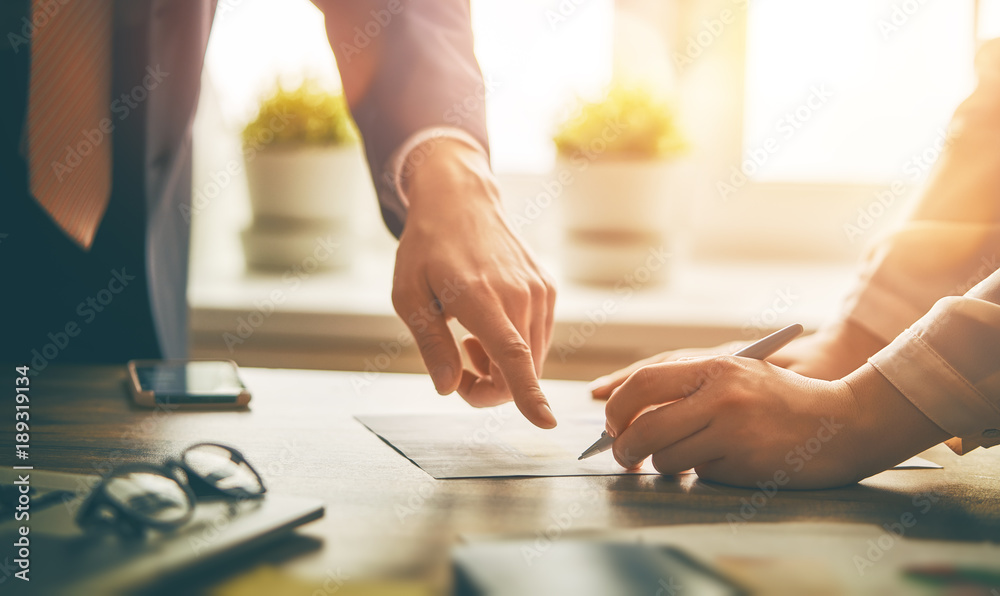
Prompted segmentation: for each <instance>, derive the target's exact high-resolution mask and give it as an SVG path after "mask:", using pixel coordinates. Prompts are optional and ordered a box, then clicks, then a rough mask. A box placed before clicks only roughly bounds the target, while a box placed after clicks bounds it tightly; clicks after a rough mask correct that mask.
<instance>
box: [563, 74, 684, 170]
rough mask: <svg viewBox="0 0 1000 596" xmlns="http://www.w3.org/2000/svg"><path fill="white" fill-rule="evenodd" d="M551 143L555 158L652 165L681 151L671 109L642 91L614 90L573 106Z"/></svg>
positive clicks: (615, 87) (644, 90) (661, 100)
mask: <svg viewBox="0 0 1000 596" xmlns="http://www.w3.org/2000/svg"><path fill="white" fill-rule="evenodd" d="M573 114H574V116H573V117H571V118H569V119H567V120H565V121H564V122H562V123H561V124H560V125H559V126H558V128H557V130H556V134H555V136H554V137H553V140H554V141H555V144H556V148H557V149H558V151H559V153H560V154H562V155H565V156H574V155H578V154H583V155H588V156H592V157H593V158H605V159H622V158H625V159H653V158H662V157H668V156H672V155H677V154H679V153H681V152H683V151H684V150H685V148H686V143H685V140H684V136H683V135H682V134H681V132H680V130H679V128H678V125H677V116H676V113H675V111H674V109H673V107H672V106H671V105H670V103H669V102H668V101H666V100H664V99H662V98H660V97H657V96H656V95H655V94H654V93H652V92H651V91H649V90H647V89H643V88H641V87H626V86H621V85H617V86H613V87H611V88H610V89H609V90H608V91H607V93H606V94H605V96H604V97H603V98H601V99H600V100H598V101H584V100H582V99H581V100H578V103H577V106H576V109H575V110H573Z"/></svg>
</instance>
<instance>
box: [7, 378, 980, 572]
mask: <svg viewBox="0 0 1000 596" xmlns="http://www.w3.org/2000/svg"><path fill="white" fill-rule="evenodd" d="M11 368H12V367H11ZM242 375H243V378H244V380H245V381H246V383H247V385H248V386H249V387H250V389H251V392H252V393H253V400H252V402H251V406H250V409H249V410H248V411H217V412H191V413H187V412H178V411H149V410H143V409H139V408H137V407H135V406H133V405H132V404H131V402H130V400H129V398H128V392H127V389H126V385H125V380H126V375H125V370H124V367H122V368H117V367H56V366H50V367H49V368H48V369H46V370H45V371H42V372H41V373H40V374H39V375H38V376H37V377H35V378H34V379H33V380H32V385H31V387H32V389H31V396H32V402H31V404H32V407H31V416H32V418H31V420H32V445H31V463H32V464H33V465H34V466H35V467H36V469H44V470H59V471H68V472H82V473H95V472H101V471H104V470H107V469H108V468H109V467H112V466H115V465H119V464H121V463H125V462H132V461H160V460H162V459H163V458H165V457H167V456H169V455H175V454H177V453H178V452H179V451H180V450H181V449H183V448H184V447H186V446H187V445H189V444H191V443H194V442H197V441H218V442H223V443H228V444H232V445H234V446H236V447H238V448H239V449H241V450H242V451H243V452H244V453H245V454H246V455H247V457H248V459H250V461H251V462H253V463H254V464H255V465H256V466H257V467H258V468H259V470H260V471H261V474H262V475H263V476H264V479H265V481H266V482H267V483H268V487H269V490H270V491H272V492H273V493H274V494H286V495H299V496H309V497H317V498H320V499H322V500H324V501H325V503H326V505H327V510H326V516H325V518H324V519H322V520H320V521H318V522H314V523H312V524H310V525H309V526H307V527H304V528H303V529H302V530H300V534H302V535H303V536H304V537H303V538H298V539H293V540H289V541H285V542H284V543H281V544H277V545H273V546H272V547H269V548H268V549H265V552H262V553H261V554H260V556H259V558H256V559H254V561H253V562H259V561H269V562H277V563H279V564H280V565H281V566H283V567H284V568H285V569H287V570H288V571H290V572H292V573H296V574H299V575H303V576H309V577H314V578H318V579H319V578H323V577H324V576H330V575H331V574H337V573H339V574H340V575H341V576H347V577H352V578H359V577H382V578H387V577H389V578H420V579H424V580H427V581H430V582H431V583H432V585H434V586H436V587H438V588H441V587H443V586H446V585H447V583H448V578H449V575H450V569H449V564H448V561H449V558H448V557H449V548H450V546H451V545H452V544H453V543H454V542H455V541H456V540H458V539H459V537H460V536H461V535H466V534H480V533H494V532H512V533H523V534H526V535H529V536H531V535H534V534H535V533H536V532H539V531H542V530H544V529H545V528H546V527H548V526H549V525H550V524H552V523H553V519H554V518H555V517H558V516H560V515H561V514H565V513H566V512H569V511H571V510H572V511H582V513H580V514H579V515H577V516H576V517H574V518H573V521H572V527H571V529H572V530H592V529H604V528H630V527H643V526H652V525H663V524H678V523H712V522H720V523H725V522H726V521H727V518H726V516H727V514H735V515H739V514H740V508H741V507H742V506H743V505H744V503H746V502H749V501H750V499H752V498H753V497H754V494H755V493H756V492H757V491H753V490H748V489H738V488H731V487H726V486H721V485H717V484H709V483H705V482H702V481H700V480H698V479H697V477H696V476H694V475H685V476H679V477H676V478H671V477H657V476H612V477H575V478H574V477H563V478H523V479H473V480H440V481H439V480H434V479H432V478H431V477H430V476H428V475H427V474H425V473H424V472H423V471H422V470H420V469H419V468H418V467H416V466H415V465H413V464H412V463H410V462H409V461H408V460H406V459H405V458H404V457H402V456H400V455H399V454H398V453H397V452H396V451H395V450H393V449H392V448H391V447H390V446H388V445H387V444H385V443H384V442H382V441H381V440H380V439H379V438H378V437H376V436H375V435H374V434H372V433H371V432H369V431H368V430H367V429H365V428H364V427H363V426H362V425H361V424H359V423H358V422H357V421H355V420H353V419H352V415H354V414H356V413H361V412H391V411H396V412H400V411H435V410H440V411H455V410H456V409H458V410H461V409H462V408H465V407H467V406H465V405H464V404H463V403H462V402H461V400H460V399H459V398H458V397H457V396H449V397H440V396H438V395H437V394H435V393H434V390H433V387H432V385H431V383H430V380H429V379H428V378H427V377H426V376H419V375H392V374H382V375H365V374H364V373H351V372H322V371H297V370H296V371H293V370H267V369H244V370H243V371H242ZM4 376H5V377H7V375H4ZM9 386H10V387H12V386H13V385H12V383H11V384H10V385H9ZM543 387H544V388H545V390H546V392H547V393H548V394H549V396H550V398H551V399H552V401H553V404H554V408H555V412H556V416H557V417H558V416H559V415H560V414H561V413H565V412H568V411H570V409H572V408H580V409H587V408H590V409H597V410H600V408H601V407H602V406H601V404H595V403H592V402H591V400H590V399H589V397H588V396H587V394H586V391H585V389H584V386H583V384H582V383H577V382H567V381H548V382H546V383H545V385H544V386H543ZM7 403H10V401H8V402H7ZM11 418H12V406H11ZM6 436H7V437H9V435H6ZM11 439H12V437H10V438H9V439H6V438H5V440H4V442H7V441H8V440H11ZM582 447H585V446H582ZM582 447H581V449H582ZM924 455H925V457H927V458H928V459H931V460H933V461H935V462H937V463H940V464H943V465H944V466H945V467H944V469H943V470H896V471H889V472H884V473H882V474H879V475H877V476H874V477H872V478H869V479H868V480H866V481H864V482H862V483H861V484H859V485H855V486H850V487H847V488H842V489H837V490H824V491H808V492H806V491H803V492H794V491H784V492H779V493H778V494H777V495H776V496H774V497H773V498H769V499H767V500H766V503H765V504H764V505H763V506H762V507H759V508H758V510H757V512H756V513H755V514H754V515H753V516H752V519H751V520H750V521H751V523H752V522H760V521H768V522H773V521H779V520H824V521H838V522H863V523H872V524H878V525H882V524H888V523H893V522H898V521H899V519H900V516H901V515H902V514H904V513H905V512H907V511H910V512H913V513H914V514H915V515H916V517H917V519H918V523H917V524H916V525H915V526H914V527H913V528H911V529H910V530H909V531H908V535H909V536H914V537H936V538H946V539H965V540H979V539H992V540H1000V506H998V497H1000V450H993V452H990V451H987V450H982V449H979V450H976V451H974V452H973V453H971V454H969V455H966V456H964V457H958V456H955V455H954V454H952V453H951V452H950V451H949V450H948V449H947V448H945V447H943V446H938V447H935V448H934V449H932V450H930V451H928V452H927V453H925V454H924ZM926 493H933V495H935V497H936V498H937V499H938V501H937V502H936V503H935V504H934V505H933V507H932V508H930V510H929V511H927V513H926V514H921V513H919V510H918V508H917V507H915V506H914V503H913V499H914V498H915V497H917V496H918V495H922V494H926ZM758 502H760V498H759V497H758ZM745 511H746V510H745ZM737 536H738V534H737ZM253 562H249V561H247V562H244V563H243V564H242V565H241V564H234V565H230V566H227V567H225V568H222V569H220V570H219V573H218V574H217V575H216V576H215V577H212V578H204V583H205V584H206V585H207V584H208V583H212V582H216V581H219V579H220V578H222V577H226V576H231V575H233V574H239V573H242V572H244V571H245V570H246V569H247V568H248V567H250V566H252V563H253Z"/></svg>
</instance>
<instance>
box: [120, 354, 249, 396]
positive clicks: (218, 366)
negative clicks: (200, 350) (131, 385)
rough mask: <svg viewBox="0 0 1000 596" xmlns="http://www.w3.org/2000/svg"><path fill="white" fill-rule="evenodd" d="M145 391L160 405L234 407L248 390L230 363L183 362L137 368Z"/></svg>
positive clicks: (140, 382) (137, 374)
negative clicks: (204, 404)
mask: <svg viewBox="0 0 1000 596" xmlns="http://www.w3.org/2000/svg"><path fill="white" fill-rule="evenodd" d="M135 370H136V376H137V377H138V379H139V385H140V387H141V388H142V390H143V391H152V392H153V393H154V394H155V396H156V401H170V402H172V403H186V402H187V403H218V404H224V403H233V402H235V401H236V399H237V397H239V395H240V393H242V392H243V391H244V390H245V389H244V386H243V382H242V381H240V377H239V374H238V373H237V370H236V367H235V366H234V365H233V364H232V363H230V362H197V361H194V362H183V363H163V364H155V365H149V366H137V367H136V369H135Z"/></svg>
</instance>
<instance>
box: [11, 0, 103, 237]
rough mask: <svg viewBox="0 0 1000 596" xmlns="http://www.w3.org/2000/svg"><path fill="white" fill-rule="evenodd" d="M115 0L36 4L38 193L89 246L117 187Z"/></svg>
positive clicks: (33, 95) (31, 158)
mask: <svg viewBox="0 0 1000 596" xmlns="http://www.w3.org/2000/svg"><path fill="white" fill-rule="evenodd" d="M111 4H112V3H111V1H110V0H72V1H70V2H65V3H63V2H55V1H53V0H32V2H31V13H32V23H34V24H35V31H34V34H33V35H32V39H31V79H30V83H29V87H28V135H27V140H28V169H29V173H30V184H31V193H32V195H34V197H35V199H36V200H37V201H38V202H39V203H40V204H41V206H42V207H43V208H44V209H45V211H47V212H48V214H49V215H50V216H52V219H53V220H55V222H56V223H57V224H59V227H60V228H62V229H63V231H65V232H66V234H67V235H68V236H69V237H70V238H72V239H73V240H74V241H75V242H76V243H77V244H79V245H80V246H81V247H83V249H84V250H89V249H90V246H91V244H92V243H93V242H94V236H95V234H96V233H97V227H98V226H99V225H100V223H101V218H102V217H103V216H104V212H105V211H106V210H107V207H108V199H109V197H110V193H111V127H112V123H111V119H110V118H109V116H108V114H109V109H110V107H109V102H110V96H111V22H112V18H113V15H112V6H111Z"/></svg>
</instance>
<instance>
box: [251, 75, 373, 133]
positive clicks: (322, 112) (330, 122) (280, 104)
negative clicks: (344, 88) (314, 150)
mask: <svg viewBox="0 0 1000 596" xmlns="http://www.w3.org/2000/svg"><path fill="white" fill-rule="evenodd" d="M357 141H358V131H357V128H356V127H355V125H354V120H353V119H352V118H351V112H350V110H349V109H348V107H347V101H346V100H345V99H344V96H343V95H341V94H334V93H330V92H329V91H326V90H325V89H323V88H322V87H321V86H320V85H319V83H317V82H316V81H313V80H310V79H307V80H305V81H304V82H303V83H302V85H300V86H299V87H298V88H297V89H292V90H288V89H284V88H283V87H282V86H281V85H280V83H279V84H278V87H277V90H276V91H275V92H274V94H273V95H271V96H270V97H268V98H266V99H265V100H264V101H262V102H261V105H260V110H259V111H258V113H257V117H256V118H254V120H253V121H252V122H250V124H247V126H246V128H244V129H243V144H244V145H245V146H260V145H272V144H273V145H284V144H289V145H292V144H299V145H325V146H335V145H346V144H350V143H356V142H357Z"/></svg>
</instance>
